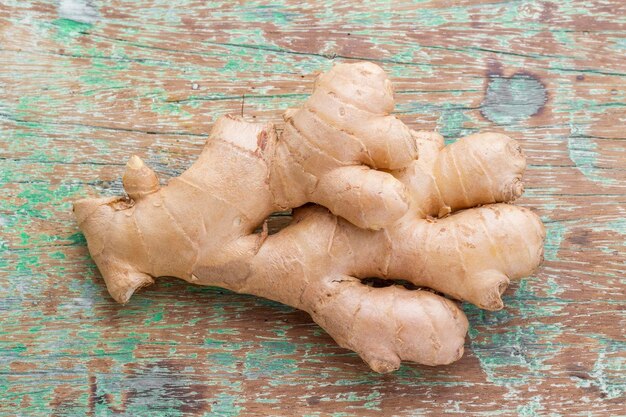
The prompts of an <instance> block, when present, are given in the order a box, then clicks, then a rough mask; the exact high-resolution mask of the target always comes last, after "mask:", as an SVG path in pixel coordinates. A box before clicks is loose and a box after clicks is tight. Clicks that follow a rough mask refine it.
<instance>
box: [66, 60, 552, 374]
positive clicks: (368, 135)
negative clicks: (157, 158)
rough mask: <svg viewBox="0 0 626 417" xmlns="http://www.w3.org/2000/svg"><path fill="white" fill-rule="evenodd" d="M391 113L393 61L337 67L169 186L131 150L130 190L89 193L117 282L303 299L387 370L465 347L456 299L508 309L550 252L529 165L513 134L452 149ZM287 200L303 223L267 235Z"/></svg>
mask: <svg viewBox="0 0 626 417" xmlns="http://www.w3.org/2000/svg"><path fill="white" fill-rule="evenodd" d="M393 108H394V98H393V87H392V84H391V82H390V80H389V79H388V78H387V75H386V74H385V72H384V71H383V70H382V69H381V68H380V67H378V66H376V65H374V64H371V63H367V62H362V63H354V64H338V65H335V66H334V67H333V68H332V69H331V70H330V71H328V72H326V73H323V74H321V75H320V76H318V78H317V80H316V83H315V87H314V90H313V94H312V95H311V96H310V97H309V98H308V99H307V100H306V101H305V102H304V104H303V105H302V106H301V107H300V108H297V109H290V110H288V111H287V112H285V114H284V116H283V121H282V129H280V132H281V133H280V134H278V133H277V129H275V126H274V125H273V124H271V123H267V124H262V123H250V122H247V121H245V120H243V119H242V118H238V117H231V116H223V117H221V118H219V119H218V120H217V122H216V123H215V125H214V127H213V129H212V131H211V134H210V137H209V138H208V140H207V142H206V146H205V147H204V149H203V151H202V153H201V154H200V156H199V158H198V159H197V161H196V162H195V163H194V164H193V165H192V166H191V167H190V168H189V169H188V170H187V171H185V172H184V173H183V174H181V175H180V176H179V177H177V178H172V179H170V180H169V182H168V184H167V185H166V186H161V185H160V181H159V179H158V178H157V176H156V174H155V173H154V171H152V170H151V169H150V168H149V167H147V166H146V165H145V164H144V163H143V161H142V160H141V159H140V158H138V157H137V156H132V157H131V158H130V160H129V162H128V165H127V168H126V172H125V174H124V177H123V184H124V189H125V191H126V193H127V196H122V197H109V198H88V199H83V200H79V201H76V202H75V204H74V213H75V216H76V218H77V221H78V224H79V226H80V228H81V229H82V231H83V233H84V234H85V237H86V239H87V243H88V246H89V251H90V252H91V255H92V257H93V259H94V261H95V262H96V264H97V266H98V268H99V269H100V272H101V273H102V276H103V278H104V280H105V282H106V285H107V288H108V290H109V293H110V294H111V296H112V297H113V298H114V299H115V300H116V301H118V302H120V303H126V302H128V300H129V299H130V297H131V296H132V294H133V293H134V292H135V291H136V290H137V289H139V288H141V287H143V286H146V285H150V284H151V283H153V282H154V279H155V278H157V277H160V276H174V277H178V278H181V279H184V280H186V281H188V282H191V283H194V284H198V285H211V286H219V287H223V288H227V289H230V290H233V291H236V292H240V293H247V294H254V295H258V296H261V297H265V298H268V299H271V300H275V301H279V302H281V303H285V304H288V305H290V306H293V307H295V308H299V309H302V310H304V311H306V312H307V313H309V314H310V315H311V317H312V318H313V320H315V322H316V323H318V324H319V325H320V326H321V327H323V328H324V329H325V330H326V331H327V332H328V333H329V334H330V335H331V336H332V337H333V338H334V339H335V341H336V342H337V343H338V344H339V345H341V346H343V347H345V348H348V349H351V350H353V351H355V352H356V353H358V354H359V355H360V356H361V357H362V358H363V360H364V361H365V362H367V364H368V365H369V366H370V367H371V368H372V369H373V370H375V371H377V372H389V371H392V370H395V369H397V368H398V367H399V366H400V362H401V361H402V360H406V361H413V362H418V363H421V364H426V365H440V364H448V363H451V362H453V361H455V360H457V359H459V358H460V357H461V355H462V354H463V345H464V340H465V336H466V333H467V329H468V323H467V319H466V317H465V315H464V313H463V311H462V310H461V309H460V308H459V306H458V304H457V303H456V302H455V301H453V300H451V299H456V300H464V301H468V302H470V303H473V304H475V305H477V306H479V307H481V308H484V309H488V310H497V309H500V308H502V307H503V303H502V298H501V295H502V294H503V292H504V291H505V290H506V288H507V286H508V284H509V282H510V280H513V279H519V278H521V277H524V276H528V275H529V274H531V273H532V272H533V271H534V270H535V269H536V268H537V267H538V265H539V264H540V263H541V261H542V253H543V241H544V238H545V232H544V228H543V225H542V223H541V221H540V220H539V218H538V217H537V216H536V215H535V214H534V213H532V212H531V211H530V210H528V209H525V208H522V207H518V206H514V205H511V204H508V203H510V202H512V201H513V200H515V199H516V198H517V197H519V196H520V195H521V194H522V192H523V184H522V175H523V172H524V169H525V165H526V162H525V157H524V154H523V153H522V150H521V148H520V147H519V145H518V144H517V143H516V142H515V141H514V140H512V139H510V138H509V137H507V136H504V135H501V134H495V133H484V134H476V135H472V136H468V137H464V138H461V139H459V140H457V141H456V142H454V143H452V144H450V145H448V146H444V141H443V138H442V136H441V135H439V134H437V133H432V132H416V131H413V130H411V129H409V128H408V127H407V126H406V125H405V124H404V123H402V122H401V121H400V120H399V119H398V118H397V117H395V116H393V115H392V114H391V113H392V111H393ZM306 203H314V204H306ZM286 209H294V211H293V220H292V222H291V224H290V225H288V226H287V227H286V228H284V229H283V230H281V231H279V232H278V233H276V234H273V235H268V233H267V229H266V228H262V231H261V232H256V233H255V230H258V229H259V226H260V225H263V224H264V221H265V220H266V219H267V217H268V216H269V215H270V214H271V213H273V212H275V211H280V210H286ZM368 277H380V278H386V279H400V280H405V281H408V282H410V283H412V284H414V285H416V286H419V287H425V288H430V289H432V290H434V291H436V292H437V293H441V294H445V295H447V296H448V297H449V298H448V297H444V296H442V295H438V294H437V293H435V292H431V291H423V290H410V289H407V288H405V287H403V286H399V285H392V286H388V287H385V288H376V287H372V286H368V285H365V284H364V283H363V282H362V280H363V279H365V278H368Z"/></svg>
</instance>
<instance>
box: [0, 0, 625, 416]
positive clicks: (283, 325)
mask: <svg viewBox="0 0 626 417" xmlns="http://www.w3.org/2000/svg"><path fill="white" fill-rule="evenodd" d="M625 16H626V3H625V2H623V1H620V0H613V1H600V0H591V1H571V0H560V1H554V2H550V1H541V2H534V1H511V2H503V1H492V2H489V1H480V0H461V1H458V2H452V1H424V2H416V4H410V3H409V2H400V1H397V2H391V1H389V2H383V1H379V2H371V3H369V4H357V2H331V1H327V2H304V1H286V0H284V1H277V2H269V1H255V2H228V1H224V2H219V1H217V2H205V1H202V0H195V1H193V0H141V1H131V0H126V1H121V0H113V1H101V0H93V1H92V0H87V1H86V0H60V1H52V0H49V1H30V0H3V1H2V3H1V4H0V164H1V165H0V167H1V171H0V225H1V227H2V234H1V235H0V297H1V300H2V301H1V304H0V349H1V350H0V414H1V415H3V416H14V415H20V416H48V415H53V416H109V415H125V416H201V415H206V416H235V415H241V416H247V415H268V414H271V415H282V416H292V415H305V414H306V415H311V416H321V415H335V416H352V415H372V416H379V415H403V416H408V415H439V414H443V413H451V414H459V415H467V414H472V415H484V416H491V415H521V416H532V415H552V416H559V415H562V416H579V415H580V416H583V415H584V416H587V415H593V416H617V415H620V414H621V415H625V414H626V408H625V406H624V404H625V403H626V399H625V398H624V393H625V390H626V381H625V368H626V339H625V332H624V328H625V326H626V317H625V314H624V307H625V305H626V296H625V288H626V285H625V280H624V275H625V273H626V243H625V240H626V220H625V215H626V136H625V133H624V132H625V130H624V129H625V126H626V39H625V38H626V17H625ZM363 59H367V60H371V61H375V62H377V63H378V64H380V65H382V66H383V67H384V68H385V69H386V70H387V71H388V72H389V73H390V75H391V77H392V79H393V81H394V83H395V86H396V90H397V101H398V105H397V112H398V114H399V115H400V117H401V118H402V119H403V120H404V121H405V122H406V123H407V124H409V125H410V126H411V127H412V128H416V129H437V130H438V131H439V132H441V133H442V134H443V135H444V136H445V137H446V139H447V140H448V141H452V140H454V139H455V138H458V137H459V136H462V135H466V134H470V133H472V132H476V131H478V130H493V131H498V132H505V133H506V134H508V135H510V136H512V137H514V138H515V139H517V140H519V141H520V142H521V143H522V146H523V148H524V150H525V152H526V154H527V156H528V161H529V169H528V171H527V176H526V184H527V191H526V194H525V196H524V197H523V198H522V199H521V200H520V201H519V204H521V205H524V206H527V207H531V208H532V209H534V210H536V211H537V212H538V213H539V214H540V215H541V217H542V219H543V220H544V222H545V224H546V227H547V231H548V236H547V241H546V253H545V258H546V260H545V263H544V264H543V266H542V267H541V269H540V270H539V271H538V272H537V274H536V275H535V276H533V277H530V278H528V279H526V280H524V281H522V282H521V283H519V284H514V285H513V286H512V288H510V289H509V290H508V292H507V293H506V300H505V301H506V304H507V307H506V308H505V309H504V310H502V311H500V312H496V313H488V312H483V311H479V310H478V309H477V308H475V307H472V306H464V308H465V311H466V312H467V314H468V316H469V318H470V321H471V330H470V333H469V337H468V340H467V346H466V354H465V356H464V358H463V359H462V360H460V361H459V362H457V363H455V364H453V365H450V366H445V367H438V368H428V367H423V366H416V365H404V366H402V368H401V369H400V370H399V371H398V372H396V373H394V374H389V375H377V374H374V373H372V372H369V371H368V368H367V367H366V366H365V365H364V364H363V363H362V362H361V360H360V359H358V357H357V356H356V355H355V354H353V353H351V352H348V351H346V350H344V349H341V348H339V347H337V346H336V345H335V343H334V342H333V341H332V340H331V339H330V337H329V336H328V335H326V334H325V333H324V332H323V331H321V330H320V328H319V327H317V326H316V325H315V324H313V323H312V321H311V320H310V318H309V317H308V316H307V315H306V314H304V313H302V312H299V311H295V310H293V309H291V308H287V307H284V306H281V305H278V304H276V303H273V302H269V301H265V300H262V299H258V298H255V297H251V296H245V295H237V294H233V293H230V292H227V291H223V290H220V289H215V288H199V287H194V286H191V285H187V284H185V283H182V282H179V281H176V280H173V279H160V280H159V281H158V283H157V284H156V285H154V286H152V287H150V288H147V289H145V290H143V291H141V292H140V293H138V294H137V295H135V296H134V298H133V299H132V301H131V302H130V303H129V304H128V305H125V306H121V305H117V304H115V303H114V302H113V301H112V300H111V299H110V298H109V296H108V295H107V293H106V290H105V287H104V285H103V282H102V280H101V277H100V275H99V273H98V271H97V270H96V268H95V266H94V264H93V262H92V261H91V259H90V257H89V254H88V252H87V249H86V246H85V240H84V238H83V236H82V234H81V233H80V232H79V230H78V228H77V226H76V223H75V221H74V220H73V218H72V216H71V210H70V207H71V201H72V200H74V199H77V198H79V197H83V196H86V195H90V194H96V193H97V194H104V195H117V194H120V193H121V192H122V191H121V181H120V176H121V174H122V172H123V169H124V168H123V167H124V164H125V162H126V160H127V158H128V157H129V156H130V155H131V154H133V153H136V154H139V155H140V156H142V157H143V158H144V159H145V160H146V161H147V162H148V163H149V165H150V166H152V167H154V168H156V170H157V171H158V173H159V174H160V175H161V177H162V178H168V177H170V176H173V175H177V174H179V173H180V172H181V171H183V170H184V169H185V168H186V167H187V166H188V165H189V164H190V162H191V161H192V160H193V159H194V158H195V157H196V155H197V154H198V152H199V150H200V149H201V147H202V145H203V142H204V140H205V138H206V136H207V134H208V132H209V131H210V128H211V125H212V123H213V121H214V120H215V118H216V117H217V116H219V115H222V114H226V113H235V114H240V113H242V112H243V114H244V115H245V116H247V117H248V118H249V119H255V120H263V121H264V120H278V118H279V117H280V114H281V112H282V111H283V110H284V109H286V108H288V107H290V106H296V105H298V104H299V103H302V101H303V100H304V98H305V97H306V96H307V94H308V93H309V92H310V89H311V86H312V82H313V79H314V77H315V72H316V71H320V70H323V69H327V68H329V67H330V66H331V65H332V64H333V62H340V61H354V60H363Z"/></svg>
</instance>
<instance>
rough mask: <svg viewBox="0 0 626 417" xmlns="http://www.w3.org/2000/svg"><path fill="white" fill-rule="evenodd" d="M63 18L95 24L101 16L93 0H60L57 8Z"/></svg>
mask: <svg viewBox="0 0 626 417" xmlns="http://www.w3.org/2000/svg"><path fill="white" fill-rule="evenodd" d="M57 11H58V13H59V17H60V18H61V19H68V20H73V21H75V22H80V23H88V24H93V23H95V22H97V21H98V19H99V18H100V13H98V9H97V8H96V6H94V4H93V1H92V0H59V5H58V8H57Z"/></svg>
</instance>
